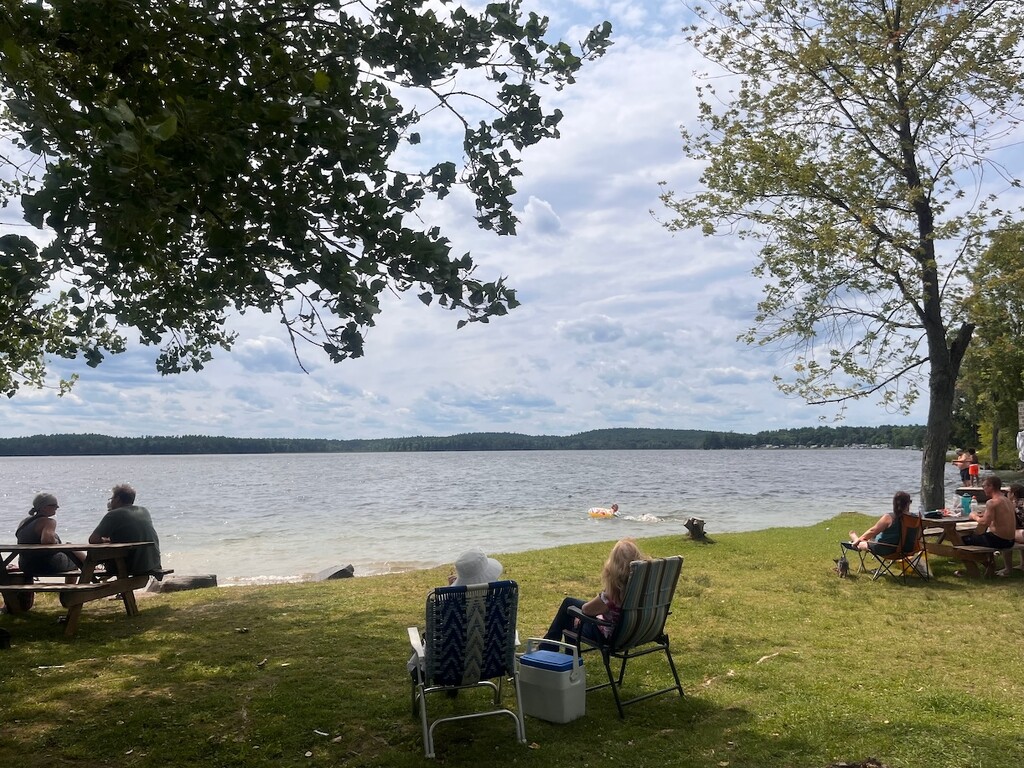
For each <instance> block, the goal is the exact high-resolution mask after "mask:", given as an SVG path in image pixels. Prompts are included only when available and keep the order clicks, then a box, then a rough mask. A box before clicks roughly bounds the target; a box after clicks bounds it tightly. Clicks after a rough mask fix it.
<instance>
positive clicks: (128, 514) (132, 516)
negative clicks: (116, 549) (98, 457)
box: [89, 483, 160, 576]
mask: <svg viewBox="0 0 1024 768" xmlns="http://www.w3.org/2000/svg"><path fill="white" fill-rule="evenodd" d="M133 541H151V542H153V546H151V547H139V548H138V549H136V550H135V551H133V552H132V553H131V555H130V557H129V559H128V571H129V573H130V574H131V575H133V576H134V575H137V574H143V573H150V572H151V571H159V570H160V539H159V537H158V536H157V535H156V529H155V528H153V518H151V517H150V516H149V510H147V509H146V508H145V507H137V506H135V489H134V488H132V487H131V486H130V485H128V484H127V483H122V484H121V485H115V486H114V488H113V491H112V492H111V495H110V500H109V501H108V502H107V514H105V515H104V516H103V519H102V520H100V524H99V525H97V526H96V530H95V531H93V532H92V535H90V536H89V543H90V544H104V543H111V544H120V543H129V542H133Z"/></svg>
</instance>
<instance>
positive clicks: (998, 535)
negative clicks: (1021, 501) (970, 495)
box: [963, 475, 1016, 549]
mask: <svg viewBox="0 0 1024 768" xmlns="http://www.w3.org/2000/svg"><path fill="white" fill-rule="evenodd" d="M981 487H982V489H983V490H984V491H985V495H986V496H987V497H988V501H986V502H985V509H984V510H982V511H981V513H980V514H979V513H978V512H971V514H970V518H971V520H977V521H978V530H977V532H976V533H972V534H968V535H967V536H964V537H963V538H964V544H970V545H973V546H977V547H993V548H995V549H1011V548H1012V547H1013V531H1014V528H1015V527H1016V515H1015V514H1014V510H1013V503H1012V502H1011V501H1010V500H1009V499H1008V498H1006V497H1005V496H1004V495H1003V492H1002V487H1003V481H1002V480H1001V479H1000V478H998V477H997V476H995V475H989V476H988V477H986V478H985V482H983V483H982V484H981Z"/></svg>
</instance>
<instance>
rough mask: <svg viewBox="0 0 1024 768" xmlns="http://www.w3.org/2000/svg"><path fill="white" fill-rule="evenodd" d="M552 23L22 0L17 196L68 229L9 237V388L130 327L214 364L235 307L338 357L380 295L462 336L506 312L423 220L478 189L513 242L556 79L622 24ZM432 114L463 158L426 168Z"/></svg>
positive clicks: (269, 3) (100, 348) (3, 84)
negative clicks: (425, 213)
mask: <svg viewBox="0 0 1024 768" xmlns="http://www.w3.org/2000/svg"><path fill="white" fill-rule="evenodd" d="M547 28H548V20H547V19H546V18H541V17H538V16H537V15H536V14H533V13H530V14H523V13H522V12H521V9H520V4H519V2H518V1H517V0H513V1H511V2H495V3H490V4H488V5H487V6H486V8H485V9H484V10H483V11H482V12H481V13H478V14H474V13H471V12H469V11H468V10H466V9H465V8H463V7H461V6H458V5H454V4H452V3H450V2H448V1H447V0H442V3H441V4H440V5H439V4H437V3H430V4H427V3H425V2H422V1H421V0H383V1H382V2H369V3H368V2H351V1H347V0H334V1H333V2H332V1H328V0H244V1H242V0H172V1H169V2H159V3H150V2H130V0H91V1H90V2H77V1H76V0H47V2H19V3H5V4H4V6H3V9H2V10H0V78H2V79H0V95H2V97H3V99H4V103H5V107H6V108H5V111H4V112H3V113H2V116H0V127H2V129H3V131H4V134H5V136H6V137H7V139H8V143H7V145H6V149H7V156H6V157H5V158H4V166H5V169H6V172H5V173H4V174H3V176H2V178H3V187H2V188H0V192H2V193H3V195H4V198H5V199H4V201H3V202H5V203H8V202H11V201H13V200H17V201H19V202H20V204H21V206H22V210H23V211H24V216H25V219H26V220H27V221H28V222H29V223H30V224H31V225H32V226H34V227H38V228H39V229H40V230H42V229H44V228H45V229H47V230H48V232H49V233H52V238H51V239H49V241H48V243H47V244H46V245H45V246H43V247H39V246H37V244H36V242H35V241H34V240H33V239H30V238H28V237H25V236H21V235H6V236H4V237H2V238H0V324H2V325H3V327H4V328H5V330H8V331H10V329H13V330H14V332H6V333H5V334H4V336H3V339H2V340H0V391H3V392H5V393H6V394H7V395H8V396H11V395H13V394H14V393H15V392H16V391H17V390H18V388H19V386H21V385H23V384H30V385H40V384H41V383H42V382H43V381H44V380H45V375H46V359H47V355H59V356H63V357H66V358H73V357H76V356H79V355H82V356H84V358H85V359H86V361H87V362H88V363H89V364H90V365H97V364H98V363H99V362H100V361H101V360H102V359H103V358H104V356H105V355H107V354H109V353H116V352H118V351H121V350H123V349H124V345H125V343H126V337H125V331H126V329H129V328H134V329H136V330H137V331H138V333H139V337H140V340H141V341H142V343H144V344H147V345H158V346H160V347H161V351H160V355H159V357H158V361H157V367H158V369H159V370H160V371H161V372H162V373H174V372H179V371H184V370H189V369H194V370H198V369H201V368H202V367H203V365H204V363H206V362H207V361H209V360H210V359H211V356H212V353H213V350H214V349H215V348H217V347H222V348H225V349H227V348H230V345H231V343H232V341H233V335H232V334H231V333H230V332H229V331H228V330H227V329H226V326H225V321H226V319H227V317H228V315H229V314H230V313H232V312H239V313H244V312H245V311H247V310H252V309H255V310H258V311H260V312H265V313H271V312H273V313H278V314H279V316H280V319H281V322H282V323H283V324H284V326H285V327H286V329H287V332H288V334H289V336H290V338H291V340H292V344H293V347H294V346H295V344H296V341H297V340H299V339H304V340H307V341H310V342H312V343H315V344H318V345H319V346H321V347H322V348H323V350H324V351H325V352H326V353H327V355H328V356H329V357H330V359H331V360H333V361H335V362H338V361H341V360H343V359H346V358H349V357H358V356H360V355H362V354H363V342H364V332H365V329H366V328H368V327H370V326H372V325H373V324H374V317H375V315H376V314H377V313H378V312H379V311H380V298H381V295H382V294H383V293H385V292H386V291H391V292H399V293H400V292H404V291H407V290H409V289H416V290H417V291H418V296H419V298H420V300H421V301H423V302H424V303H426V304H430V303H432V302H433V301H435V300H436V301H437V302H438V303H439V304H440V305H441V306H444V307H447V308H450V309H453V310H458V311H459V312H460V313H461V314H462V316H463V319H461V320H460V321H459V325H460V326H461V325H462V324H464V323H466V322H472V321H479V322H487V320H488V318H490V317H494V316H499V315H503V314H505V313H506V312H507V311H508V310H509V309H510V308H513V307H515V306H516V305H517V301H516V297H515V292H514V291H513V290H511V289H510V288H509V287H508V286H507V285H506V284H505V279H504V278H500V279H497V280H493V281H490V282H485V281H483V280H480V279H478V278H477V277H475V276H474V269H475V265H474V262H473V260H472V258H471V257H470V256H469V255H468V254H464V255H459V254H452V253H451V246H450V243H449V241H448V240H447V239H446V238H445V236H444V235H443V234H442V233H441V232H440V231H439V229H438V228H437V227H433V226H430V225H429V224H427V223H424V222H422V221H419V220H418V219H417V217H416V212H417V209H418V208H419V206H420V204H421V203H422V202H423V201H424V200H425V199H426V198H427V197H428V196H433V197H436V198H443V197H445V196H446V195H447V194H448V193H449V192H450V191H451V190H452V188H453V186H454V185H456V184H463V185H465V186H466V187H467V188H468V189H469V190H470V191H471V192H472V194H473V196H474V198H475V201H476V210H477V217H476V218H477V221H478V223H479V226H481V227H483V228H485V229H490V230H494V231H496V232H497V233H499V234H511V233H514V231H515V224H516V221H515V218H514V215H513V211H512V205H511V200H510V197H511V195H512V194H513V193H514V192H515V188H514V186H513V181H514V179H515V177H516V176H517V175H519V169H518V163H519V160H518V157H519V153H520V152H521V151H522V150H523V149H524V148H526V147H528V146H530V145H532V144H535V143H537V142H539V141H541V140H542V139H545V138H554V137H557V136H558V128H557V126H558V123H559V120H560V118H561V114H560V113H559V111H558V110H550V111H549V110H545V109H544V108H543V106H542V104H541V100H540V95H541V92H542V91H543V90H544V89H545V88H553V89H559V88H562V87H563V86H564V85H566V84H569V83H572V82H573V81H574V76H575V75H576V73H577V71H578V70H579V68H580V66H581V65H582V63H583V61H584V60H585V59H587V58H592V57H596V56H600V55H601V54H602V53H603V52H604V50H605V49H606V47H607V45H608V44H609V42H608V38H609V34H610V31H611V30H610V25H609V24H608V23H607V22H606V23H604V24H602V25H601V26H600V27H598V28H595V29H594V30H593V31H592V32H591V33H590V34H589V35H588V37H587V38H586V40H585V41H583V42H582V43H581V44H580V45H579V46H578V47H576V48H573V47H572V46H570V45H569V44H567V43H565V42H549V41H548V40H547V39H546V35H547ZM431 112H435V113H437V115H447V117H448V118H450V119H451V120H454V121H455V124H456V125H458V126H459V127H460V130H461V131H462V133H463V143H462V152H463V157H461V158H460V159H459V162H455V161H452V160H445V161H442V162H437V163H433V161H432V160H428V161H426V162H423V161H419V162H420V163H421V165H417V161H416V160H415V159H414V158H415V157H416V155H415V154H414V151H413V150H410V149H409V148H410V147H412V146H413V145H417V144H420V142H421V135H420V134H419V133H418V127H419V124H420V123H421V121H422V120H423V118H425V117H426V115H427V114H428V113H431ZM415 149H420V148H415ZM410 158H413V159H410ZM38 239H39V240H40V241H42V240H44V239H45V238H44V237H42V236H41V237H40V238H38Z"/></svg>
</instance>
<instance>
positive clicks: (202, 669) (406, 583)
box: [0, 515, 1024, 768]
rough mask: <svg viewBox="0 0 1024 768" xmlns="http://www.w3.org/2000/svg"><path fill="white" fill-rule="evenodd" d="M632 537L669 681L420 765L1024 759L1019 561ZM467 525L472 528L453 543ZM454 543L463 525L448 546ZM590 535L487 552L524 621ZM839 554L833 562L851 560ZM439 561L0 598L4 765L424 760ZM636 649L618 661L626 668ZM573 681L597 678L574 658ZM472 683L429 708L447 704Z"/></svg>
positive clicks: (539, 621)
mask: <svg viewBox="0 0 1024 768" xmlns="http://www.w3.org/2000/svg"><path fill="white" fill-rule="evenodd" d="M872 522H874V520H873V519H871V518H867V517H864V516H861V515H842V516H840V517H837V518H835V519H833V520H829V521H826V522H824V523H821V524H819V525H815V526H813V527H809V528H785V529H773V530H768V531H759V532H754V533H742V534H714V533H713V532H712V534H711V535H712V537H713V538H714V539H715V543H714V544H712V545H702V544H698V543H696V542H693V541H690V540H689V539H687V538H686V537H685V536H683V535H673V536H661V537H654V538H649V539H644V540H643V541H642V542H641V546H642V547H643V548H644V549H645V550H646V551H647V552H649V553H650V554H652V555H655V556H661V555H669V554H681V555H683V556H684V558H685V562H684V564H683V575H682V578H681V580H680V584H679V590H678V592H677V594H676V599H675V603H674V613H673V615H672V617H671V618H670V621H669V635H670V637H671V639H672V643H673V648H674V654H673V655H674V656H675V659H676V663H677V666H678V667H679V671H680V676H681V677H682V680H683V686H684V688H685V689H686V697H685V698H683V699H680V698H678V697H677V696H674V695H664V696H660V697H657V698H655V699H651V700H649V701H646V702H641V703H638V704H635V705H633V706H631V707H629V708H628V709H627V711H626V720H625V721H620V720H619V718H618V716H617V714H616V712H615V706H614V703H613V701H612V696H611V692H610V691H608V690H602V691H595V692H593V693H591V694H589V695H588V698H587V714H586V716H585V717H583V718H581V719H579V720H576V721H573V722H571V723H567V724H564V725H557V724H551V723H546V722H544V721H541V720H537V719H534V718H527V721H526V735H527V740H528V742H529V746H528V747H523V746H521V745H518V744H516V742H515V741H514V738H513V727H512V721H511V720H510V719H509V718H507V717H505V718H489V719H484V720H478V721H475V722H473V721H470V722H468V723H449V724H445V725H441V726H439V728H438V730H437V761H436V762H437V763H438V764H449V763H450V764H453V765H476V766H479V765H523V766H530V765H535V766H544V767H545V768H548V767H549V766H562V765H582V766H607V765H615V764H621V765H624V766H662V765H685V766H697V767H699V768H724V767H725V766H730V767H731V768H747V767H750V768H753V767H755V766H757V767H758V768H760V767H763V766H764V767H766V766H787V767H789V766H792V767H793V768H798V767H800V766H808V767H810V768H822V767H823V766H826V765H828V764H829V763H833V762H840V761H847V762H859V761H862V760H865V759H866V758H868V757H874V758H877V759H878V760H880V761H882V762H883V763H885V764H886V765H887V766H891V767H892V768H900V767H904V766H905V767H907V768H911V767H914V768H917V767H919V766H951V767H952V766H956V767H957V768H968V767H973V766H977V768H982V767H985V768H988V767H989V766H1018V765H1021V764H1024V736H1022V734H1024V653H1022V649H1021V641H1022V638H1024V615H1022V613H1021V608H1020V606H1021V593H1022V589H1024V578H1021V576H1020V575H1019V572H1018V575H1017V576H1016V577H1015V578H1010V579H993V580H989V581H972V580H965V579H959V578H956V577H954V576H953V575H952V571H953V565H952V564H951V563H948V562H946V561H942V560H939V559H933V560H932V567H933V570H934V571H935V572H936V575H937V578H936V579H934V580H933V581H931V582H929V583H923V582H921V581H919V580H914V581H911V582H910V583H908V584H907V585H906V586H903V585H901V584H900V583H898V582H895V581H893V580H891V579H886V580H883V581H879V582H875V583H872V582H871V581H870V580H869V579H868V578H867V577H865V576H859V577H858V576H855V575H853V574H851V577H850V578H849V579H846V580H841V579H839V578H837V577H836V575H835V573H834V572H833V570H832V558H833V557H836V556H838V552H839V547H838V543H837V542H838V541H839V540H840V539H841V538H844V537H845V532H846V531H848V530H849V529H850V528H856V529H857V530H862V529H864V528H865V527H866V526H868V525H870V524H871V523H872ZM470 543H471V542H470ZM467 545H468V544H467ZM609 546H610V545H609V544H585V545H575V546H567V547H559V548H556V549H547V550H540V551H535V552H526V553H520V554H512V555H498V556H499V559H500V560H501V561H502V562H503V563H504V564H505V575H506V576H507V577H508V578H512V579H515V580H516V581H518V582H519V584H520V588H521V597H520V611H519V632H520V635H521V636H522V637H523V638H526V637H530V636H536V635H539V634H542V633H543V631H544V629H545V628H546V627H547V624H548V622H549V621H550V619H551V615H552V612H553V611H554V610H555V609H556V608H557V606H558V604H559V603H560V601H561V599H562V597H563V596H564V595H565V594H572V595H576V596H580V597H591V596H592V595H593V594H594V593H595V592H596V591H597V589H598V584H597V578H598V574H599V572H600V567H601V564H602V562H603V560H604V557H605V555H606V554H607V551H608V549H609ZM852 570H853V569H852ZM447 573H448V568H447V567H446V568H443V569H435V570H433V571H420V572H415V573H407V574H399V575H391V576H382V577H373V578H357V579H347V580H343V581H333V582H321V583H311V584H297V585H295V584H293V585H279V586H268V587H237V588H223V589H207V590H199V591H195V592H180V593H173V594H168V595H154V596H147V597H145V598H144V599H141V600H140V608H141V613H140V615H139V616H137V617H135V618H132V619H128V618H127V617H125V616H124V615H123V610H122V609H121V605H120V603H117V602H113V601H100V602H97V603H90V604H88V605H87V606H86V608H85V610H84V611H83V614H82V620H81V624H80V627H79V632H78V636H77V637H76V638H74V639H73V640H70V641H68V640H65V639H64V638H63V635H62V634H61V627H59V626H57V624H56V623H55V622H56V619H57V617H58V616H59V615H61V614H62V610H61V609H60V606H59V604H58V603H57V601H56V598H55V597H52V596H43V597H40V598H38V599H37V603H36V607H35V609H33V610H32V611H31V612H30V613H29V614H28V615H26V616H24V617H21V616H19V617H11V616H2V617H0V627H3V628H4V629H7V630H8V631H9V632H10V633H11V635H12V647H11V648H10V649H9V650H3V651H0V764H2V765H7V766H19V768H32V767H34V766H40V767H41V768H42V767H44V766H45V768H59V767H61V766H71V765H75V766H100V765H117V766H154V767H156V766H166V765H216V766H263V765H274V766H277V765H304V766H315V765H321V766H332V765H351V766H385V765H386V766H412V765H423V764H424V763H425V762H426V761H425V760H424V758H423V753H422V740H421V736H420V729H419V724H418V720H415V719H413V717H412V715H411V711H410V688H409V678H408V675H407V673H406V670H405V661H406V659H407V658H408V655H409V649H408V647H407V646H408V644H407V639H406V631H405V628H406V627H407V626H411V625H413V624H418V625H422V621H423V617H422V612H423V596H424V595H425V593H426V591H427V590H428V589H429V588H430V587H431V586H433V585H435V584H440V583H443V582H444V577H445V576H446V575H447ZM634 665H635V666H634ZM587 667H588V679H589V680H590V681H591V682H593V681H595V680H597V679H598V678H599V676H600V675H602V674H603V669H602V668H601V666H600V661H599V660H598V659H596V658H594V657H588V661H587ZM667 678H668V669H667V666H666V664H665V662H664V657H658V656H655V655H651V656H647V657H644V658H642V659H638V660H636V661H635V662H631V667H630V671H629V674H628V675H627V678H626V689H625V691H624V692H625V693H626V695H630V694H632V693H636V692H640V691H642V690H644V689H645V688H649V689H650V688H654V687H655V686H657V687H661V686H663V685H664V684H665V681H666V679H667ZM471 699H472V697H471V696H461V697H459V698H458V699H455V700H447V699H444V698H443V697H440V698H437V699H435V700H434V701H433V703H432V707H435V706H436V707H439V709H438V711H442V709H444V708H445V707H448V708H452V709H455V710H457V709H459V708H460V707H465V706H466V704H467V703H468V702H470V701H471Z"/></svg>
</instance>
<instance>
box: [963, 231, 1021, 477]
mask: <svg viewBox="0 0 1024 768" xmlns="http://www.w3.org/2000/svg"><path fill="white" fill-rule="evenodd" d="M971 277H972V289H971V293H970V295H969V297H968V299H967V309H968V312H969V314H970V319H971V322H973V323H974V324H975V326H976V329H975V333H974V339H973V340H972V342H971V346H970V348H969V349H968V350H967V355H966V357H965V358H964V366H965V371H966V375H965V376H963V377H962V381H961V385H960V387H959V392H960V394H961V396H962V397H963V401H962V402H961V403H960V406H961V410H966V411H968V412H975V413H977V414H978V415H979V420H980V421H982V422H984V424H985V425H986V432H987V433H988V434H989V435H990V436H991V441H990V444H989V450H990V459H991V461H992V462H993V463H998V462H999V461H1000V457H1001V456H1012V458H1013V465H1014V466H1016V450H1014V449H1013V448H1012V446H1013V445H1014V439H1015V437H1016V434H1017V422H1018V414H1017V403H1018V402H1020V401H1022V400H1024V345H1022V344H1021V340H1022V339H1024V226H1022V225H1021V224H1020V223H1014V222H1007V223H1006V225H1005V226H1002V227H1000V228H999V229H998V230H997V231H996V232H995V234H994V235H993V237H992V238H991V245H990V246H989V247H988V248H987V249H986V250H985V252H984V253H982V255H981V257H980V258H979V259H978V261H977V263H976V264H975V265H974V268H973V270H972V274H971ZM1000 442H1001V444H1000Z"/></svg>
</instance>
